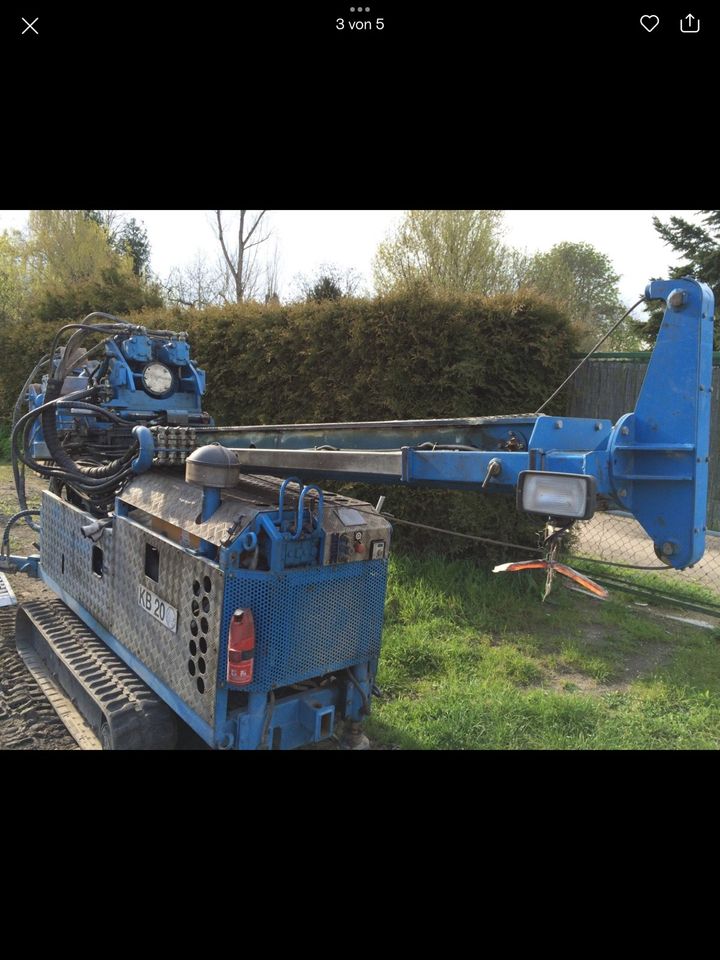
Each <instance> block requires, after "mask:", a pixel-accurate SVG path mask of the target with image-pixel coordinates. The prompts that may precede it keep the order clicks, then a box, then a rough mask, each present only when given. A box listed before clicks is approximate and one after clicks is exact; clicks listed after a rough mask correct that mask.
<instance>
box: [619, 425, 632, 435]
mask: <svg viewBox="0 0 720 960" xmlns="http://www.w3.org/2000/svg"><path fill="white" fill-rule="evenodd" d="M620 433H621V434H622V435H623V436H624V437H627V436H629V434H630V427H622V428H621V429H620Z"/></svg>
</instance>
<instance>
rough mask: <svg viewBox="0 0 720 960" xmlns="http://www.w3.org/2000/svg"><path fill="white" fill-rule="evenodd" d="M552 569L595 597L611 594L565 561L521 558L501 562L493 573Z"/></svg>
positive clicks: (604, 597) (606, 596) (605, 596)
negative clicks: (509, 561) (511, 561)
mask: <svg viewBox="0 0 720 960" xmlns="http://www.w3.org/2000/svg"><path fill="white" fill-rule="evenodd" d="M550 569H552V570H553V571H554V572H555V573H560V574H562V575H563V577H567V578H568V579H569V580H573V581H574V582H575V583H577V584H578V586H580V587H582V588H583V590H587V591H588V592H589V593H591V594H592V595H593V596H595V597H600V598H601V599H602V600H606V599H607V598H608V597H609V596H610V594H609V593H608V592H607V590H606V589H605V587H601V586H600V584H599V583H595V581H594V580H591V579H590V578H589V577H586V576H584V574H582V573H578V572H577V570H573V568H572V567H568V566H566V565H565V564H564V563H556V562H554V561H549V560H521V561H520V562H519V563H501V564H500V565H499V566H497V567H493V573H519V572H520V571H521V570H548V571H549V570H550Z"/></svg>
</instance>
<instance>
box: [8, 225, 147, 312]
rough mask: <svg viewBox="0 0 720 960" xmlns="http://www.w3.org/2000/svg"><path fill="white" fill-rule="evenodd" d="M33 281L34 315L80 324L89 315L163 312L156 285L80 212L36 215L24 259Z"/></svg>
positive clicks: (30, 299) (30, 301)
mask: <svg viewBox="0 0 720 960" xmlns="http://www.w3.org/2000/svg"><path fill="white" fill-rule="evenodd" d="M24 256H25V259H26V262H27V265H28V270H29V273H30V276H31V278H32V288H31V291H30V293H29V297H28V304H27V306H28V310H29V312H30V314H31V315H35V316H38V317H40V318H47V319H63V318H73V319H77V316H78V315H79V314H83V313H89V312H90V311H91V310H98V309H100V310H105V311H107V312H109V313H127V312H129V311H132V310H138V309H140V308H141V307H144V306H159V305H160V304H161V302H162V301H161V298H160V296H159V292H158V290H157V288H156V286H155V284H153V283H149V282H148V281H147V280H146V279H145V278H144V277H139V276H136V275H135V274H134V272H133V260H132V257H130V256H129V255H128V254H127V253H124V252H118V251H117V250H115V249H113V247H112V246H111V245H110V244H109V243H108V239H107V233H106V230H105V228H104V227H103V226H102V225H101V224H99V223H98V222H97V220H96V219H95V218H93V217H89V216H86V215H84V213H83V212H82V211H79V210H32V211H31V212H30V218H29V221H28V236H27V240H26V243H25V253H24Z"/></svg>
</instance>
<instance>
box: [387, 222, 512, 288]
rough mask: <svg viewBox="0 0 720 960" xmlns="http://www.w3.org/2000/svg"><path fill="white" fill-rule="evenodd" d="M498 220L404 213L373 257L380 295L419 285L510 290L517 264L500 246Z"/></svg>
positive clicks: (500, 225) (506, 249) (499, 225)
mask: <svg viewBox="0 0 720 960" xmlns="http://www.w3.org/2000/svg"><path fill="white" fill-rule="evenodd" d="M502 218H503V214H502V211H500V210H408V211H407V212H406V213H405V216H404V218H403V220H402V221H401V223H400V225H399V226H398V227H397V228H396V230H395V231H394V232H393V233H392V234H391V235H390V236H389V237H388V239H387V240H386V241H385V242H384V243H381V244H380V246H379V247H378V251H377V254H376V255H375V260H374V262H373V272H374V277H375V285H376V287H377V289H378V291H379V292H380V293H384V292H387V291H388V290H390V289H392V288H393V287H397V286H413V285H417V284H422V285H424V286H426V287H427V288H428V289H431V290H434V291H440V292H442V291H447V292H453V293H462V292H472V293H488V294H489V293H497V292H500V291H503V290H510V289H513V288H514V287H515V286H516V276H515V268H516V264H515V262H514V260H515V258H514V256H513V255H512V253H511V251H510V250H509V249H508V248H507V247H505V246H504V244H503V243H502V239H501V231H502Z"/></svg>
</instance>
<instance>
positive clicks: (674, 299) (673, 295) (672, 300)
mask: <svg viewBox="0 0 720 960" xmlns="http://www.w3.org/2000/svg"><path fill="white" fill-rule="evenodd" d="M667 302H668V306H669V307H670V308H671V309H672V310H680V309H681V308H682V307H683V306H684V305H685V303H686V302H687V294H686V293H685V291H684V290H671V291H670V295H669V296H668V299H667Z"/></svg>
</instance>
